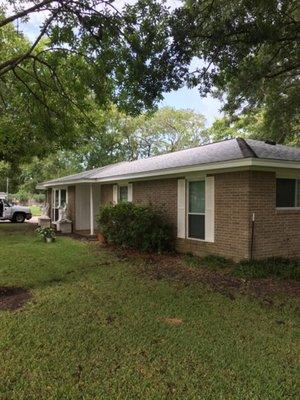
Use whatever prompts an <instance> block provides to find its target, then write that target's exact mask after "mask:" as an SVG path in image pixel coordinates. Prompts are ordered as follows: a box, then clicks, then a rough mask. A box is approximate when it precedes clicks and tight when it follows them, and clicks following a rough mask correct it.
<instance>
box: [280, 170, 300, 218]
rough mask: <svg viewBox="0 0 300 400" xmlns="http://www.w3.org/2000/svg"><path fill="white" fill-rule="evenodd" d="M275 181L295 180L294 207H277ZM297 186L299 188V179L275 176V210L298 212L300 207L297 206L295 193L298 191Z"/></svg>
mask: <svg viewBox="0 0 300 400" xmlns="http://www.w3.org/2000/svg"><path fill="white" fill-rule="evenodd" d="M277 179H292V180H295V181H296V182H295V207H277V205H276V204H277ZM298 186H300V178H295V177H287V176H276V198H275V205H276V210H279V211H280V210H282V211H284V210H292V211H295V210H300V206H297V205H296V204H297V191H298Z"/></svg>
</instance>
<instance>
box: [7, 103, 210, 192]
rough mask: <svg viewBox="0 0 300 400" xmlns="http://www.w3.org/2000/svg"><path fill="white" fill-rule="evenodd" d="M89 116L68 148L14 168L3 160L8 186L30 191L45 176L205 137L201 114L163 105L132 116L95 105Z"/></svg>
mask: <svg viewBox="0 0 300 400" xmlns="http://www.w3.org/2000/svg"><path fill="white" fill-rule="evenodd" d="M90 117H91V118H93V129H92V130H90V131H88V127H86V129H87V130H86V131H84V130H83V131H81V135H80V136H79V137H78V145H77V146H76V148H74V149H73V150H69V151H66V150H63V151H62V150H58V151H56V152H53V154H50V155H49V156H47V157H44V158H42V159H40V158H38V157H34V158H33V160H32V161H31V162H29V163H23V164H21V166H20V168H18V169H15V170H9V168H8V165H4V164H3V165H2V171H3V174H4V176H10V178H11V189H12V190H13V191H14V192H15V191H17V190H21V191H22V192H28V193H34V191H35V187H36V185H37V183H38V182H41V181H44V180H49V179H52V178H57V177H60V176H65V175H69V174H73V173H77V172H81V171H83V170H85V169H92V168H94V167H101V166H103V165H107V164H110V163H115V162H120V161H126V160H127V161H132V160H136V159H138V158H142V157H146V156H153V155H158V154H163V153H166V152H171V151H176V150H181V149H185V148H188V147H192V146H197V145H199V144H200V143H206V142H207V141H208V135H207V133H206V132H205V129H204V117H203V116H202V115H201V114H199V113H196V112H193V111H191V110H176V109H173V108H170V107H165V108H162V109H160V110H157V111H156V112H149V113H143V114H141V115H139V116H136V117H133V116H128V115H126V114H125V113H122V112H120V111H118V110H117V109H116V107H112V108H111V109H109V110H106V111H101V110H99V109H95V110H94V111H93V112H92V113H91V115H90ZM0 170H1V163H0ZM1 184H2V185H1ZM1 187H2V189H3V188H5V180H3V181H2V182H1V174H0V190H1Z"/></svg>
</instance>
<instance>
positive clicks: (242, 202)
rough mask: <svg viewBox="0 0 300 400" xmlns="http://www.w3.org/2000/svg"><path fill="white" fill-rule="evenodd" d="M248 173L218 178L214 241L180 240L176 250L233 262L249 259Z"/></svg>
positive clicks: (227, 174)
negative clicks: (210, 255)
mask: <svg viewBox="0 0 300 400" xmlns="http://www.w3.org/2000/svg"><path fill="white" fill-rule="evenodd" d="M248 210H249V172H248V171H242V172H228V173H224V174H216V175H215V241H214V243H208V242H203V241H198V240H188V239H177V249H178V251H181V252H191V253H193V254H196V255H199V256H205V255H209V254H216V255H219V256H223V257H226V258H231V259H233V260H236V261H237V260H241V259H243V258H248V257H249V229H250V221H249V211H248Z"/></svg>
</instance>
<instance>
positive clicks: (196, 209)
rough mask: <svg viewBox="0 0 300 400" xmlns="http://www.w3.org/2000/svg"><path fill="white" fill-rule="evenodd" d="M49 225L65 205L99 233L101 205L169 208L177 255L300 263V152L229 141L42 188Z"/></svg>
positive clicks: (78, 224) (80, 227) (79, 226)
mask: <svg viewBox="0 0 300 400" xmlns="http://www.w3.org/2000/svg"><path fill="white" fill-rule="evenodd" d="M38 188H39V189H44V190H46V191H47V199H48V203H49V204H50V205H51V208H50V213H51V215H50V216H51V218H52V221H53V222H55V221H57V219H58V209H59V207H60V206H61V205H63V204H64V203H67V204H68V209H69V214H70V218H71V219H72V221H73V228H74V230H75V231H87V230H88V232H89V233H90V234H91V235H93V234H94V232H95V226H96V222H95V218H96V215H97V213H98V210H99V206H100V205H103V204H106V203H109V202H112V203H118V202H119V201H132V202H134V203H137V204H149V203H151V204H153V205H155V206H157V207H159V208H161V209H163V210H164V212H165V213H166V216H167V218H168V220H169V222H170V223H171V224H172V226H173V227H174V232H175V234H176V247H177V250H178V251H180V252H191V253H194V254H197V255H201V256H202V255H207V254H216V255H220V256H224V257H228V258H231V259H234V260H236V261H238V260H241V259H245V258H250V257H251V255H252V256H253V257H254V258H264V257H271V256H282V257H300V148H295V147H288V146H283V145H277V144H274V143H272V142H269V141H267V142H262V141H257V140H250V139H240V138H238V139H230V140H225V141H222V142H218V143H212V144H208V145H204V146H200V147H196V148H192V149H188V150H181V151H177V152H174V153H169V154H165V155H160V156H155V157H150V158H147V159H140V160H136V161H131V162H121V163H117V164H112V165H107V166H105V167H101V168H97V169H93V170H90V171H86V172H82V173H79V174H76V175H71V176H66V177H63V178H59V179H55V180H52V181H48V182H43V183H42V184H40V185H39V186H38Z"/></svg>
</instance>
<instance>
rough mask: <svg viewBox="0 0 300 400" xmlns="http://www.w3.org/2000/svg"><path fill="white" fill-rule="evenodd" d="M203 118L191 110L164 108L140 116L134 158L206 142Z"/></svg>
mask: <svg viewBox="0 0 300 400" xmlns="http://www.w3.org/2000/svg"><path fill="white" fill-rule="evenodd" d="M204 123H205V119H204V117H203V115H201V114H199V113H196V112H194V111H193V110H183V109H180V110H176V109H174V108H172V107H164V108H161V109H160V110H158V111H156V112H155V113H149V114H144V115H142V116H140V117H139V121H138V125H139V126H138V128H137V129H136V131H135V132H134V134H133V135H134V141H135V142H136V143H137V146H136V155H135V157H134V158H143V157H149V156H153V155H159V154H165V153H170V152H173V151H177V150H183V149H187V148H190V147H195V146H200V145H201V144H204V143H206V142H207V141H208V140H207V137H206V136H205V134H204Z"/></svg>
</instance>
